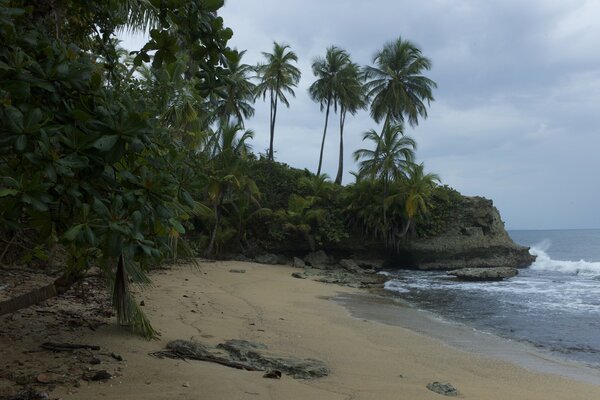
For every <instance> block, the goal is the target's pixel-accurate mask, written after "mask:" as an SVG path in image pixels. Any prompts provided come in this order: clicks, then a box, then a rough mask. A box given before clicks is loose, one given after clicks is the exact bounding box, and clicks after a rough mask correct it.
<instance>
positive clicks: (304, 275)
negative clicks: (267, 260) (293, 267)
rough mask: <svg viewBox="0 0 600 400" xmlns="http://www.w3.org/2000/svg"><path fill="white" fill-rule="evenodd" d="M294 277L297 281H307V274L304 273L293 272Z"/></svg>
mask: <svg viewBox="0 0 600 400" xmlns="http://www.w3.org/2000/svg"><path fill="white" fill-rule="evenodd" d="M292 276H293V277H294V278H297V279H306V274H304V273H303V272H292Z"/></svg>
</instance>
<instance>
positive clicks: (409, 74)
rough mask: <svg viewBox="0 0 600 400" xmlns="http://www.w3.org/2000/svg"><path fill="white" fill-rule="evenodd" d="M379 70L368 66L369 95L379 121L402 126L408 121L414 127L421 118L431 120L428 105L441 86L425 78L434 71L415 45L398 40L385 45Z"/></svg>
mask: <svg viewBox="0 0 600 400" xmlns="http://www.w3.org/2000/svg"><path fill="white" fill-rule="evenodd" d="M373 62H374V63H375V64H376V66H375V67H371V66H367V67H365V70H364V72H365V78H366V79H367V80H368V82H367V84H366V90H367V96H368V97H369V98H370V99H372V101H371V116H372V117H373V119H374V120H375V122H377V123H379V122H380V121H381V120H382V119H383V120H384V124H389V123H391V122H395V123H400V122H403V121H404V120H405V118H406V119H408V123H409V124H410V125H411V126H416V125H418V122H419V121H418V118H419V117H422V118H427V108H426V106H425V102H426V103H427V105H429V104H430V102H431V101H433V100H434V98H433V95H432V93H431V91H432V89H434V88H436V87H437V84H436V83H435V82H434V81H432V80H431V79H429V78H427V77H425V76H423V75H422V73H423V71H424V70H429V69H431V61H430V60H429V59H428V58H426V57H424V56H423V55H422V54H421V50H419V48H418V47H417V46H416V45H414V44H413V43H412V42H410V41H407V40H402V38H401V37H399V38H398V39H397V40H395V41H392V42H388V43H386V44H385V46H384V47H383V49H382V50H380V51H379V52H377V54H375V57H374V58H373Z"/></svg>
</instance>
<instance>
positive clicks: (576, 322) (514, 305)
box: [385, 230, 600, 367]
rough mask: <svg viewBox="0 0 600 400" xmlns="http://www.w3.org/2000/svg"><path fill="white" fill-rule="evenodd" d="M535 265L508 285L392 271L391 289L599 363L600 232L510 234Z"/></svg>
mask: <svg viewBox="0 0 600 400" xmlns="http://www.w3.org/2000/svg"><path fill="white" fill-rule="evenodd" d="M509 234H510V236H511V237H512V238H513V240H514V241H515V242H516V243H518V244H522V245H525V246H529V247H531V250H530V252H531V253H532V254H534V255H536V256H537V259H536V261H535V262H534V264H533V265H532V266H531V267H529V268H526V269H521V270H520V271H519V275H518V276H516V277H514V278H511V279H508V280H505V281H502V282H460V281H457V280H455V279H454V278H452V277H450V276H448V275H447V274H445V273H444V272H424V271H407V270H398V271H390V272H388V274H389V277H390V280H389V281H388V282H387V283H386V285H385V287H386V289H388V290H389V291H391V292H393V293H395V294H396V295H397V296H399V297H401V298H402V299H404V300H407V301H408V302H409V303H412V304H413V305H415V306H416V307H418V308H422V309H426V310H429V311H433V312H434V313H436V314H438V315H439V316H441V317H442V318H446V319H449V320H453V321H457V322H461V323H464V324H466V325H469V326H472V327H474V328H477V329H480V330H483V331H487V332H491V333H495V334H498V335H500V336H503V337H506V338H510V339H515V340H519V341H524V342H528V343H530V344H532V345H534V346H536V347H539V348H542V349H546V350H549V351H551V352H553V353H555V354H558V355H561V356H563V357H566V358H568V359H571V360H575V361H581V362H585V363H586V364H589V365H593V366H597V367H600V230H535V231H509Z"/></svg>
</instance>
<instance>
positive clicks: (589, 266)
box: [529, 240, 600, 275]
mask: <svg viewBox="0 0 600 400" xmlns="http://www.w3.org/2000/svg"><path fill="white" fill-rule="evenodd" d="M550 245H551V243H550V241H549V240H544V241H542V242H541V243H539V244H537V245H535V246H532V247H531V249H530V250H529V252H530V253H531V254H533V255H534V256H537V258H536V260H535V262H534V263H533V264H532V265H531V269H533V270H537V271H552V272H560V273H565V274H574V275H578V274H586V275H588V274H589V275H599V274H600V262H591V261H585V260H579V261H569V260H566V261H564V260H554V259H552V258H551V257H550V256H549V255H548V253H546V251H547V250H548V249H549V248H550Z"/></svg>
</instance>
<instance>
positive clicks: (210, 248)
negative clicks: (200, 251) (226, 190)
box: [206, 195, 223, 256]
mask: <svg viewBox="0 0 600 400" xmlns="http://www.w3.org/2000/svg"><path fill="white" fill-rule="evenodd" d="M222 199H223V196H222V195H219V196H218V198H217V199H216V201H215V203H214V204H213V211H214V213H215V225H214V227H213V230H212V233H211V235H210V243H209V245H208V249H206V255H207V256H211V255H212V253H213V251H214V247H215V242H216V239H217V231H218V230H219V222H220V221H219V220H220V219H221V201H222Z"/></svg>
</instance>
